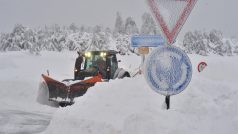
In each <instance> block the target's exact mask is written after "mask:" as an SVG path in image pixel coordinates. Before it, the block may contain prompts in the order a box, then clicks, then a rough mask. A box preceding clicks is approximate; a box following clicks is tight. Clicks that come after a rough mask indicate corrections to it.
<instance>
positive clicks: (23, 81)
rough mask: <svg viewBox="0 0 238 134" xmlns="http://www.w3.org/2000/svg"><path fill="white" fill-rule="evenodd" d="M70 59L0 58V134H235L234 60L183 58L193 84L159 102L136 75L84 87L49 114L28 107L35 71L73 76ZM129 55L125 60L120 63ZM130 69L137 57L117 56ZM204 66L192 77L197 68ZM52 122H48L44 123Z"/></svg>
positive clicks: (32, 102)
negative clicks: (71, 102) (79, 94)
mask: <svg viewBox="0 0 238 134" xmlns="http://www.w3.org/2000/svg"><path fill="white" fill-rule="evenodd" d="M76 56H77V55H76V53H72V52H67V51H66V52H63V53H58V52H42V53H41V56H34V55H30V54H29V53H28V52H8V53H0V65H1V66H0V74H1V75H0V102H1V104H2V105H1V107H0V133H3V134H14V133H15V134H18V133H24V134H31V133H38V132H42V131H44V130H45V129H46V127H47V126H48V125H49V126H48V127H47V129H46V130H45V131H44V132H42V133H43V134H56V133H57V134H64V133H68V134H74V133H83V134H89V133H91V134H94V133H96V134H100V133H101V134H107V133H108V134H113V133H115V134H127V133H130V134H132V133H137V134H145V133H150V134H151V133H156V134H159V133H162V134H174V133H181V134H182V133H183V134H184V133H189V134H190V133H192V134H194V133H195V134H196V133H198V134H200V133H203V134H211V133H216V134H225V133H230V134H236V133H237V130H238V107H237V106H238V103H237V101H236V98H237V97H238V89H237V82H238V80H237V76H238V71H237V70H236V69H237V68H238V64H237V63H236V61H237V60H238V57H235V56H234V57H220V56H209V57H202V56H196V55H189V57H190V59H191V62H192V65H193V78H192V80H191V83H190V84H189V86H188V87H187V89H186V90H185V91H183V92H182V93H181V94H179V95H177V96H173V97H171V109H170V110H168V111H167V110H165V109H164V108H163V104H164V97H163V96H161V95H159V94H157V93H156V92H154V91H153V90H152V89H150V88H149V86H148V85H147V83H146V81H145V79H144V77H143V76H142V75H140V76H136V77H135V78H127V79H123V80H112V81H110V82H109V83H107V82H103V83H98V84H96V86H95V87H93V88H90V89H89V90H88V92H87V93H86V94H85V96H83V97H81V98H77V99H76V103H75V104H74V105H72V106H71V107H66V108H52V107H49V106H45V105H40V104H38V103H37V102H36V98H37V92H38V86H39V83H40V82H41V81H42V79H41V78H40V74H41V73H45V72H46V70H47V69H48V70H49V71H50V75H51V77H53V78H56V79H58V80H62V79H65V78H72V77H73V66H74V60H75V58H76ZM128 57H130V59H129V58H128ZM118 59H120V60H122V61H126V63H125V62H121V63H120V64H121V65H120V66H122V67H125V68H127V70H133V69H134V68H137V67H138V65H139V64H140V57H137V56H126V57H120V58H118ZM200 61H205V62H207V64H208V67H207V68H205V69H204V71H203V72H201V73H198V71H197V65H198V63H199V62H200ZM52 116H53V117H52Z"/></svg>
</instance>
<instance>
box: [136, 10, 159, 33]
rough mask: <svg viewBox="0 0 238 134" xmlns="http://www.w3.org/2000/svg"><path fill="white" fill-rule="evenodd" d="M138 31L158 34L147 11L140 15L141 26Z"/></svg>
mask: <svg viewBox="0 0 238 134" xmlns="http://www.w3.org/2000/svg"><path fill="white" fill-rule="evenodd" d="M140 33H141V34H147V35H148V34H149V35H154V34H159V33H158V32H157V27H156V24H155V22H154V20H153V18H152V16H151V15H150V14H149V13H144V14H143V15H142V26H141V30H140Z"/></svg>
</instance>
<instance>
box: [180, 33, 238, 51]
mask: <svg viewBox="0 0 238 134" xmlns="http://www.w3.org/2000/svg"><path fill="white" fill-rule="evenodd" d="M232 44H233V43H232V42H231V41H230V40H228V39H224V37H223V35H222V33H221V32H220V31H217V30H212V31H211V32H210V33H209V34H207V33H206V32H203V33H202V32H201V31H194V32H187V33H186V34H185V36H184V40H183V45H182V48H183V49H184V50H185V51H186V52H187V53H195V54H199V55H208V54H210V53H213V54H218V55H221V56H223V55H227V56H231V55H232V51H233V49H234V48H232V46H233V45H232Z"/></svg>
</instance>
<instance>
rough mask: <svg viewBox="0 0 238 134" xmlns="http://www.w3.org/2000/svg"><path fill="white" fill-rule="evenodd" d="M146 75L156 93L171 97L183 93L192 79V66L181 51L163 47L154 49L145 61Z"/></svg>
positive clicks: (171, 47) (175, 48)
mask: <svg viewBox="0 0 238 134" xmlns="http://www.w3.org/2000/svg"><path fill="white" fill-rule="evenodd" d="M144 75H145V78H146V80H147V83H148V84H149V86H150V87H151V88H152V89H153V90H154V91H156V92H158V93H160V94H162V95H165V96H171V95H176V94H179V93H180V92H182V91H183V90H184V89H185V88H186V87H187V86H188V84H189V83H190V80H191V78H192V64H191V62H190V60H189V57H188V56H187V54H186V53H184V52H183V51H182V50H181V49H179V48H177V47H174V46H168V45H163V46H159V47H158V48H156V49H154V50H153V51H152V52H151V54H150V55H149V56H148V58H147V59H146V61H145V66H144Z"/></svg>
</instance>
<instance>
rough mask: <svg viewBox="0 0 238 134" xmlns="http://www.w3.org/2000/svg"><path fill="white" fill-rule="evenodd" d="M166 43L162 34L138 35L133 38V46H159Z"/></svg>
mask: <svg viewBox="0 0 238 134" xmlns="http://www.w3.org/2000/svg"><path fill="white" fill-rule="evenodd" d="M164 43H165V40H164V38H163V37H162V36H161V35H141V36H139V35H137V36H133V37H132V38H131V46H132V47H157V46H160V45H163V44H164Z"/></svg>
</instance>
